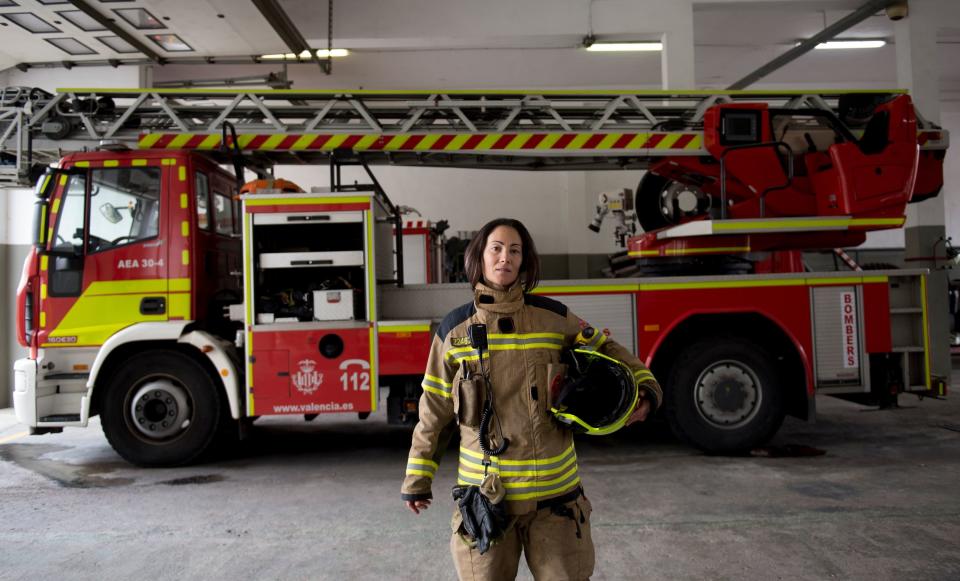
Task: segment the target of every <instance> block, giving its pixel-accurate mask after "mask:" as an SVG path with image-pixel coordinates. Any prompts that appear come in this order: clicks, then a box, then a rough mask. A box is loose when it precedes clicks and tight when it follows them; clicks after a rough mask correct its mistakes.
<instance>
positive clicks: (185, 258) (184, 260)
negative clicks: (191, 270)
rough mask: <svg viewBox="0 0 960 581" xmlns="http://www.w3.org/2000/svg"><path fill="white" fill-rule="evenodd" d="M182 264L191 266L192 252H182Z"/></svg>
mask: <svg viewBox="0 0 960 581" xmlns="http://www.w3.org/2000/svg"><path fill="white" fill-rule="evenodd" d="M180 262H182V263H183V266H188V265H189V264H190V251H189V250H183V251H181V252H180Z"/></svg>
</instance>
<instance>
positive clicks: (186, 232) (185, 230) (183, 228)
mask: <svg viewBox="0 0 960 581" xmlns="http://www.w3.org/2000/svg"><path fill="white" fill-rule="evenodd" d="M180 234H181V235H182V236H183V237H184V238H186V237H188V236H190V222H187V221H186V220H183V221H181V222H180Z"/></svg>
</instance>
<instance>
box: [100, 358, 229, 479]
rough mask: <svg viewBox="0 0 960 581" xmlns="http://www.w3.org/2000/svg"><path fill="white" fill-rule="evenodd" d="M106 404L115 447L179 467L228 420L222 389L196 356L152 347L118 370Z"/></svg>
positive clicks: (140, 461) (138, 460) (142, 461)
mask: <svg viewBox="0 0 960 581" xmlns="http://www.w3.org/2000/svg"><path fill="white" fill-rule="evenodd" d="M106 389H107V392H106V393H105V394H104V401H103V405H102V412H101V416H102V424H103V431H104V433H105V434H106V436H107V440H108V441H109V442H110V445H111V446H113V449H114V450H116V451H117V453H118V454H120V455H121V456H122V457H123V458H124V459H125V460H127V461H129V462H131V463H133V464H137V465H140V466H177V465H182V464H187V463H189V462H192V461H194V460H196V459H197V457H199V456H200V455H201V454H202V453H203V452H205V451H206V450H207V449H208V448H209V447H210V444H211V443H212V442H213V441H214V439H215V438H216V435H217V431H218V428H219V427H220V423H221V421H222V419H223V414H222V413H221V401H220V399H221V398H220V390H219V389H218V387H217V386H216V385H215V384H214V382H213V379H212V378H211V377H210V374H208V373H207V371H206V370H205V369H204V368H203V366H202V365H201V364H200V363H199V362H197V361H195V360H194V359H192V358H190V357H188V356H186V355H184V354H181V353H178V352H175V351H148V352H144V353H140V354H137V355H134V356H133V357H130V358H129V359H128V360H127V361H126V362H124V363H123V365H122V366H121V367H120V368H119V369H116V370H115V376H114V377H113V379H112V380H111V381H110V383H109V384H108V385H107V386H106Z"/></svg>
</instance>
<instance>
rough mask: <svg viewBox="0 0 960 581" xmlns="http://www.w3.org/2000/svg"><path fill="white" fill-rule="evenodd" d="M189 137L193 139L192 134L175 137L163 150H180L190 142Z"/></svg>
mask: <svg viewBox="0 0 960 581" xmlns="http://www.w3.org/2000/svg"><path fill="white" fill-rule="evenodd" d="M191 137H193V134H192V133H184V134H181V135H177V136H176V137H174V138H173V139H172V140H171V141H170V143H168V144H167V146H166V148H165V149H180V148H182V147H183V146H184V145H186V144H187V142H188V141H190V138H191Z"/></svg>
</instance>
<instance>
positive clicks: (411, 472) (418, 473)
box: [407, 468, 433, 480]
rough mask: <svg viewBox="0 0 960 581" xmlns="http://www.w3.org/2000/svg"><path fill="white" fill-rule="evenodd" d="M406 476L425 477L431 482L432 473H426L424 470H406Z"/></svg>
mask: <svg viewBox="0 0 960 581" xmlns="http://www.w3.org/2000/svg"><path fill="white" fill-rule="evenodd" d="M407 474H408V475H412V476H426V477H427V478H429V479H430V480H433V472H427V471H426V470H417V469H415V468H407Z"/></svg>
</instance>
